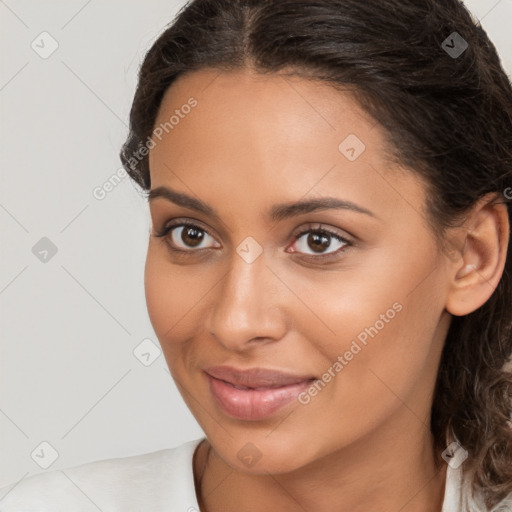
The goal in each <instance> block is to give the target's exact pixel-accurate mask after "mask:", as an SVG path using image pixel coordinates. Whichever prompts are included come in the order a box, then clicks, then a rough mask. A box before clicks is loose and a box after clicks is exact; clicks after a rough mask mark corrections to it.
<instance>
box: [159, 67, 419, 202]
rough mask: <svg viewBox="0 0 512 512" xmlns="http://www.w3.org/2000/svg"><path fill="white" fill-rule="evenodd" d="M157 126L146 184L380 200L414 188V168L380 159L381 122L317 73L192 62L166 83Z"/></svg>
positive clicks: (384, 145)
mask: <svg viewBox="0 0 512 512" xmlns="http://www.w3.org/2000/svg"><path fill="white" fill-rule="evenodd" d="M194 103H195V106H194V107H192V108H189V107H188V106H187V105H191V104H194ZM171 118H173V119H172V120H171ZM170 121H172V122H170ZM166 123H167V124H166ZM158 127H164V129H163V130H160V131H161V135H160V137H159V139H156V138H155V137H153V139H154V141H155V142H156V145H155V147H154V148H153V149H152V150H151V151H150V155H149V163H150V169H151V182H152V187H153V188H154V187H156V186H159V185H163V184H169V185H171V186H173V188H181V189H182V190H183V185H186V186H187V187H189V186H194V188H195V189H196V191H197V193H198V194H199V195H203V196H206V197H210V196H211V191H212V190H215V191H216V192H219V193H220V192H221V191H222V190H225V191H226V194H227V193H228V189H229V191H230V192H235V193H237V194H238V195H239V196H240V195H243V194H242V191H247V192H251V191H252V192H254V194H253V195H254V196H255V197H265V198H268V197H271V196H275V198H276V199H277V198H279V199H297V198H299V197H303V196H304V195H305V194H309V195H313V196H314V195H325V193H326V192H328V193H330V194H331V195H332V193H333V192H340V193H342V194H343V195H346V196H348V195H350V196H351V199H354V200H357V199H359V200H361V201H362V202H365V203H367V204H368V203H374V204H378V203H382V205H381V206H382V207H386V205H387V206H391V205H392V204H393V202H395V203H396V200H397V197H396V196H397V194H398V195H401V194H406V195H408V196H409V201H414V197H415V196H417V199H418V200H420V199H421V196H422V187H421V185H420V183H419V182H418V180H417V179H416V177H415V176H414V175H413V173H411V172H410V171H407V170H404V169H399V168H398V167H397V165H396V164H391V163H390V162H389V161H388V160H387V159H386V155H387V153H388V142H387V140H386V137H385V134H384V132H383V131H382V130H381V128H380V125H378V124H377V123H376V122H375V120H374V119H372V118H371V117H370V116H369V115H367V114H366V113H365V112H364V111H363V109H362V108H361V107H360V106H359V104H358V103H357V101H356V100H355V99H354V96H353V95H352V93H351V92H350V91H348V90H347V91H340V90H337V89H335V88H333V87H331V86H329V85H328V84H326V83H324V82H320V81H316V80H307V79H304V78H299V77H296V76H284V75H278V74H269V75H261V74H256V73H253V72H251V71H248V70H239V71H234V72H224V71H222V72H221V71H219V70H214V69H212V70H201V71H196V72H193V73H189V74H186V75H184V76H182V77H180V78H179V79H178V80H177V81H176V82H175V83H174V84H173V85H172V86H171V87H170V88H169V89H168V90H167V91H166V94H165V95H164V98H163V100H162V103H161V106H160V110H159V112H158V116H157V119H156V122H155V129H156V128H158ZM165 127H167V128H166V129H165ZM397 179H398V180H399V183H398V184H397V183H396V180H397ZM397 186H398V188H397ZM400 188H401V189H402V192H401V191H400ZM283 195H285V196H286V198H284V197H283ZM385 199H387V200H385ZM409 207H410V206H409Z"/></svg>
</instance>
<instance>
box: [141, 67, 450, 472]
mask: <svg viewBox="0 0 512 512" xmlns="http://www.w3.org/2000/svg"><path fill="white" fill-rule="evenodd" d="M187 105H189V106H190V107H188V106H187ZM171 116H174V118H171ZM165 123H167V125H165ZM162 126H166V127H167V128H166V129H163V130H162V128H161V127H162ZM158 127H160V130H158V131H155V132H154V134H157V135H158V137H156V136H153V142H154V144H153V147H152V149H151V151H150V155H149V163H150V172H151V189H152V193H151V199H150V211H151V219H152V232H151V236H150V240H149V247H148V254H147V261H146V268H145V288H146V301H147V306H148V311H149V315H150V319H151V322H152V325H153V327H154V330H155V332H156V334H157V336H158V338H159V341H160V343H161V346H162V349H163V352H164V354H165V358H166V361H167V364H168V366H169V369H170V371H171V374H172V376H173V378H174V379H175V381H176V383H177V385H178V387H179V389H180V391H181V393H182V396H183V398H184V400H185V401H186V403H187V405H188V407H189V408H190V410H191V411H192V413H193V414H194V416H195V418H196V419H197V421H198V422H199V424H200V425H201V427H202V428H203V430H204V431H205V433H206V435H207V437H208V439H209V441H210V443H211V445H212V447H213V449H214V450H215V451H216V452H217V454H218V455H219V456H220V457H221V458H222V459H223V460H224V461H226V462H227V463H228V464H229V465H231V466H232V467H235V468H238V469H239V470H242V471H247V472H253V473H258V472H263V471H270V472H275V473H279V472H285V471H292V470H294V469H299V468H301V467H304V466H306V465H307V464H311V463H314V462H315V461H316V460H319V459H320V458H322V457H325V456H327V455H329V454H333V453H336V452H339V451H342V450H345V451H347V450H350V448H351V447H356V446H358V445H359V446H362V445H364V444H365V443H366V444H367V442H368V440H370V439H373V440H375V439H381V440H384V438H385V436H388V439H390V438H391V437H390V436H391V435H392V436H394V438H395V439H396V438H397V432H398V431H400V432H411V431H415V432H420V431H421V432H424V429H425V425H424V424H423V423H422V421H423V422H426V421H427V418H428V414H429V411H430V407H431V395H432V391H433V386H434V382H435V377H436V373H437V369H438V364H439V357H440V351H441V349H442V344H443V341H444V338H445V335H446V332H447V327H448V315H447V313H446V312H445V311H444V306H445V298H446V294H447V279H446V272H447V271H446V267H447V266H446V264H445V261H444V259H443V257H442V256H441V255H440V253H439V251H438V249H437V245H436V242H435V239H434V237H433V235H432V233H431V230H430V229H429V227H428V225H427V222H426V213H425V211H424V204H425V185H424V183H422V182H421V181H420V179H419V178H418V177H417V176H416V175H415V174H413V173H412V172H411V171H409V170H406V169H399V168H397V166H396V165H393V164H391V163H389V162H388V161H387V160H386V158H385V155H386V149H387V146H386V144H387V143H386V140H385V137H384V133H383V131H382V130H381V127H380V126H379V125H376V124H375V121H374V120H372V119H370V118H369V117H368V116H367V115H365V114H364V113H363V111H362V110H361V109H360V107H359V106H358V104H357V103H356V101H355V100H354V99H353V98H352V97H351V96H350V94H349V93H348V92H342V91H337V90H335V89H333V88H331V87H329V86H328V85H326V84H322V83H320V82H314V81H310V80H306V79H301V78H297V77H293V78H290V77H288V78H285V77H283V76H280V75H268V76H261V75H257V74H254V73H251V72H249V71H237V72H232V73H231V72H230V73H227V72H219V71H215V70H202V71H199V72H194V73H191V74H188V75H185V76H183V77H181V78H180V79H179V80H178V81H177V82H175V83H174V84H173V86H172V87H171V88H170V89H169V90H168V91H167V93H166V94H165V96H164V99H163V102H162V104H161V108H160V111H159V115H158V119H157V121H156V123H155V129H157V128H158ZM166 189H167V190H166ZM185 196H188V197H189V200H187V201H185V200H184V198H185ZM327 198H330V200H331V203H330V204H328V203H327V201H325V200H326V199H327ZM322 201H323V203H322ZM299 204H300V205H301V206H299ZM290 205H292V206H290ZM293 205H295V206H293ZM165 232H166V234H164V233H165ZM157 234H160V235H163V236H156V235H157ZM379 436H380V437H379ZM395 449H396V446H395ZM347 453H348V452H347ZM248 457H249V458H248ZM251 457H253V458H254V457H255V458H256V459H258V458H259V462H258V463H257V464H252V463H249V462H248V461H249V459H250V458H251Z"/></svg>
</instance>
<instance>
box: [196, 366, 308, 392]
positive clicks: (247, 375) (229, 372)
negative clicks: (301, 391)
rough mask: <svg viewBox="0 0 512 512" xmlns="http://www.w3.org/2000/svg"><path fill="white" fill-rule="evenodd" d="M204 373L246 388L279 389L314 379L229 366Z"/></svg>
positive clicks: (217, 367) (275, 371)
mask: <svg viewBox="0 0 512 512" xmlns="http://www.w3.org/2000/svg"><path fill="white" fill-rule="evenodd" d="M204 371H205V372H206V373H207V374H208V375H210V376H211V377H213V378H215V379H219V380H223V381H225V382H229V383H230V384H234V385H235V386H244V387H248V388H279V387H282V386H289V385H291V384H297V383H299V382H304V381H307V380H313V379H314V377H312V376H309V375H308V376H299V375H291V374H289V373H285V372H281V371H278V370H269V369H266V368H250V369H247V370H239V369H237V368H233V367H231V366H211V367H209V368H206V369H205V370H204Z"/></svg>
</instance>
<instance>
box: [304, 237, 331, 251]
mask: <svg viewBox="0 0 512 512" xmlns="http://www.w3.org/2000/svg"><path fill="white" fill-rule="evenodd" d="M310 242H313V244H312V246H311V248H312V249H313V250H314V251H315V252H322V251H323V250H325V249H327V248H328V247H329V245H331V243H330V241H329V237H328V236H326V235H324V234H319V233H311V234H310V235H309V236H308V243H310Z"/></svg>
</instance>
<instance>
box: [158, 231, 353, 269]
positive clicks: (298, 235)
mask: <svg viewBox="0 0 512 512" xmlns="http://www.w3.org/2000/svg"><path fill="white" fill-rule="evenodd" d="M313 226H314V224H312V223H310V224H308V225H307V227H306V228H305V229H302V230H301V231H299V232H298V233H295V234H293V235H292V237H293V240H294V242H295V241H297V240H298V239H299V238H301V237H302V236H303V235H305V234H306V233H316V234H319V235H328V236H330V237H332V238H334V239H336V240H338V241H339V242H343V243H344V244H345V245H344V246H343V247H340V248H339V249H337V250H336V251H333V252H330V253H326V254H319V255H316V256H315V255H312V254H302V253H299V252H298V251H294V253H297V254H301V257H303V258H305V259H310V260H314V261H317V262H318V261H324V260H327V259H333V258H336V257H338V256H339V254H340V253H341V252H343V251H344V250H345V249H347V248H348V247H351V246H352V245H353V243H352V242H351V241H350V240H348V239H346V238H344V237H342V236H341V235H339V234H338V233H335V232H334V231H331V230H329V229H326V228H324V227H323V226H322V225H321V224H320V225H316V226H315V227H313ZM177 227H183V228H194V229H197V230H199V231H203V232H205V233H206V234H207V235H208V236H211V237H212V238H214V237H213V235H211V234H210V232H209V231H208V230H207V229H205V228H203V227H201V226H199V225H197V224H192V223H190V222H183V221H181V222H180V221H175V222H172V223H170V224H167V225H166V226H164V227H163V228H162V229H161V230H160V231H157V232H156V233H155V234H154V235H153V236H155V237H156V238H165V237H166V236H167V235H168V234H169V233H170V232H171V231H172V229H174V228H177ZM166 245H167V247H168V248H169V250H170V251H172V252H173V253H176V254H178V255H184V256H185V255H190V254H191V253H199V252H202V251H203V250H206V248H203V249H197V250H194V249H191V250H183V249H177V248H176V247H173V246H172V245H171V243H170V242H167V241H166ZM208 249H209V248H208Z"/></svg>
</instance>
